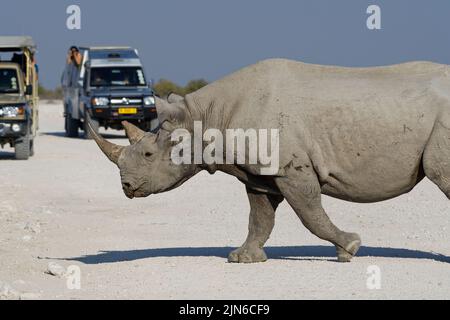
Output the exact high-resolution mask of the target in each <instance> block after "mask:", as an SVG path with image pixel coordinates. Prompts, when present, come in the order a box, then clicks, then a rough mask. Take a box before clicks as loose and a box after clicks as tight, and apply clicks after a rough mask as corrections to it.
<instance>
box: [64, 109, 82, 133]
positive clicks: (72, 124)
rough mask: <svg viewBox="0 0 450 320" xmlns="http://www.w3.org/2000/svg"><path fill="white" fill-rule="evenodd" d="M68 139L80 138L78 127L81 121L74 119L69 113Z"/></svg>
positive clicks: (67, 119) (67, 120)
mask: <svg viewBox="0 0 450 320" xmlns="http://www.w3.org/2000/svg"><path fill="white" fill-rule="evenodd" d="M65 127H66V137H69V138H77V137H78V127H79V121H78V120H77V119H73V118H72V115H71V114H70V113H68V114H67V115H66V126H65Z"/></svg>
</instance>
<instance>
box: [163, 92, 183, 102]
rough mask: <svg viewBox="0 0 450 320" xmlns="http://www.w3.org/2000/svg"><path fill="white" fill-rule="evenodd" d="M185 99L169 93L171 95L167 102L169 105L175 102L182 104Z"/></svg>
mask: <svg viewBox="0 0 450 320" xmlns="http://www.w3.org/2000/svg"><path fill="white" fill-rule="evenodd" d="M183 100H184V98H183V97H182V96H180V95H178V94H176V93H173V92H171V93H169V95H168V96H167V102H169V103H175V102H180V101H183Z"/></svg>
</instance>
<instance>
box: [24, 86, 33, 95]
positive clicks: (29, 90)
mask: <svg viewBox="0 0 450 320" xmlns="http://www.w3.org/2000/svg"><path fill="white" fill-rule="evenodd" d="M32 94H33V86H32V85H31V84H30V85H28V86H26V87H25V95H26V96H31V95H32Z"/></svg>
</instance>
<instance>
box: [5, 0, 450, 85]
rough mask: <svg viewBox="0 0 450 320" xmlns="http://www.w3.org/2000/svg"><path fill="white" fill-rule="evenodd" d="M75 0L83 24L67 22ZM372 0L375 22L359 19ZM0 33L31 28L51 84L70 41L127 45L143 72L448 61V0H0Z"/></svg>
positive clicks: (180, 78) (174, 75) (171, 74)
mask: <svg viewBox="0 0 450 320" xmlns="http://www.w3.org/2000/svg"><path fill="white" fill-rule="evenodd" d="M70 4H77V5H79V6H80V7H81V11H82V17H81V19H82V29H81V30H78V31H70V30H68V29H67V28H66V19H67V14H66V8H67V6H69V5H70ZM370 4H376V5H379V6H380V7H381V13H382V30H376V31H370V30H368V29H367V28H366V19H367V17H368V15H367V14H366V9H367V7H368V6H369V5H370ZM1 6H2V9H1V10H0V30H1V31H0V33H1V34H2V35H24V34H25V35H31V36H33V38H34V39H35V41H36V42H37V44H38V46H39V54H38V62H39V65H40V70H41V80H42V83H43V84H44V85H45V86H47V87H50V88H53V87H55V86H57V85H58V84H59V78H60V74H61V72H62V68H63V67H64V59H65V54H66V51H67V48H68V47H69V46H70V45H72V44H76V45H130V46H133V47H136V48H138V49H139V51H140V54H141V57H142V60H143V61H144V64H145V66H146V71H147V74H148V77H149V78H153V79H155V80H158V79H159V78H167V79H170V80H173V81H175V82H177V83H179V84H185V83H186V82H187V81H188V80H190V79H194V78H206V79H207V80H209V81H213V80H216V79H218V78H220V77H222V76H224V75H226V74H228V73H231V72H233V71H235V70H237V69H239V68H241V67H243V66H245V65H248V64H252V63H254V62H257V61H259V60H261V59H265V58H271V57H284V58H290V59H296V60H301V61H305V62H311V63H320V64H336V65H344V66H372V65H385V64H393V63H398V62H403V61H410V60H431V61H436V62H441V63H450V37H449V35H450V19H449V15H450V1H448V0H430V1H418V0H395V1H393V0H390V1H389V0H387V1H375V0H374V1H366V0H340V1H336V0H305V1H302V0H296V1H294V0H292V1H288V0H279V1H274V0H272V1H269V0H258V1H257V0H240V1H238V0H227V1H225V0H221V1H218V0H184V1H182V0H150V1H148V0H147V1H145V0H128V1H116V0H95V1H92V0H91V1H66V0H58V1H54V0H40V1H31V0H15V1H5V0H2V5H1Z"/></svg>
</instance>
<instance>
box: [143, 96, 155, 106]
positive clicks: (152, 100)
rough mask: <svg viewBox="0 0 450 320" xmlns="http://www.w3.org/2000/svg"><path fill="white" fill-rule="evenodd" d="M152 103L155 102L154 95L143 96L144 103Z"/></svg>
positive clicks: (147, 104) (148, 104)
mask: <svg viewBox="0 0 450 320" xmlns="http://www.w3.org/2000/svg"><path fill="white" fill-rule="evenodd" d="M152 104H155V97H145V98H144V105H146V106H150V105H152Z"/></svg>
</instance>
